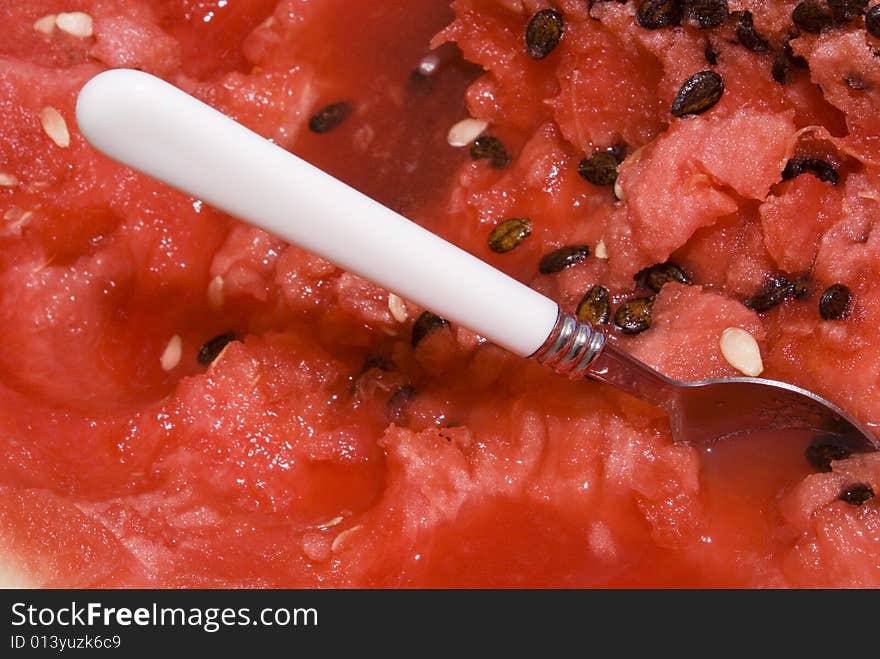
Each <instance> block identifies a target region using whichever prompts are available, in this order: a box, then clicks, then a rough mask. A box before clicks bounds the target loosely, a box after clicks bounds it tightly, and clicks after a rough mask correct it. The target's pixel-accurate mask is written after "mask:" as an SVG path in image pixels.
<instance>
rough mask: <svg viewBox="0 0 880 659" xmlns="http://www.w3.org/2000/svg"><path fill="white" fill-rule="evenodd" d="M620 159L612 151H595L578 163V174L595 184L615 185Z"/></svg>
mask: <svg viewBox="0 0 880 659" xmlns="http://www.w3.org/2000/svg"><path fill="white" fill-rule="evenodd" d="M619 164H620V161H619V160H618V159H617V156H616V155H615V154H614V153H612V152H611V151H595V152H594V153H593V154H592V155H590V156H587V157H586V158H584V159H583V160H581V161H580V162H579V163H578V174H580V175H581V177H582V178H584V179H586V180H587V181H589V182H590V183H592V184H593V185H608V186H610V185H614V182H615V181H616V180H617V166H618V165H619Z"/></svg>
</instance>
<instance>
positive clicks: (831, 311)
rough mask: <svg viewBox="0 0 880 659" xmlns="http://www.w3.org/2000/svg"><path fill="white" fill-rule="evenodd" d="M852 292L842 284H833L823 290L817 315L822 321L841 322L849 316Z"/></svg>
mask: <svg viewBox="0 0 880 659" xmlns="http://www.w3.org/2000/svg"><path fill="white" fill-rule="evenodd" d="M851 306H852V291H850V290H849V286H846V285H844V284H834V285H833V286H829V287H828V288H826V289H825V292H823V293H822V296H821V297H820V298H819V315H820V316H822V318H823V319H824V320H842V319H843V318H846V317H847V316H848V315H849V311H850V307H851Z"/></svg>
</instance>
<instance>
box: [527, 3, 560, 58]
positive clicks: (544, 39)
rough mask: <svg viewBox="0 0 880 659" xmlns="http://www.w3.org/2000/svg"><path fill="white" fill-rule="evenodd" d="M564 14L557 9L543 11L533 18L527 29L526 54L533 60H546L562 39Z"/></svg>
mask: <svg viewBox="0 0 880 659" xmlns="http://www.w3.org/2000/svg"><path fill="white" fill-rule="evenodd" d="M562 29H563V23H562V14H560V13H559V12H558V11H556V10H555V9H542V10H541V11H539V12H538V13H537V14H535V15H534V16H532V18H531V19H530V20H529V24H528V26H527V27H526V52H527V53H528V54H529V57H531V58H532V59H544V58H545V57H547V55H549V54H550V53H551V52H552V51H553V49H554V48H556V46H557V45H559V40H560V39H561V38H562Z"/></svg>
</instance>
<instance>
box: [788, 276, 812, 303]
mask: <svg viewBox="0 0 880 659" xmlns="http://www.w3.org/2000/svg"><path fill="white" fill-rule="evenodd" d="M791 296H792V297H793V298H794V299H795V300H806V299H807V298H808V297H810V281H809V278H808V277H807V276H806V275H803V276H801V277H798V278H797V279H795V280H794V281H793V282H792V283H791Z"/></svg>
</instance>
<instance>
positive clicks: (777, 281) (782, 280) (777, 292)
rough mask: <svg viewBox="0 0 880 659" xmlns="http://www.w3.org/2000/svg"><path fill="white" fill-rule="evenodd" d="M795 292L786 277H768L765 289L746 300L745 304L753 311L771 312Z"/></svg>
mask: <svg viewBox="0 0 880 659" xmlns="http://www.w3.org/2000/svg"><path fill="white" fill-rule="evenodd" d="M793 291H794V284H792V283H791V282H790V281H789V280H788V279H787V278H786V277H777V276H773V277H768V278H767V281H766V282H765V284H764V287H763V288H762V289H761V291H760V292H759V293H757V294H756V295H753V296H752V297H750V298H746V299H745V300H744V301H743V304H744V305H745V306H746V307H748V308H749V309H751V310H752V311H757V312H759V313H760V312H763V311H769V310H770V309H772V308H773V307H775V306H776V305H778V304H780V303H781V302H782V301H783V300H785V298H787V297H788V296H789V295H791V294H792V292H793Z"/></svg>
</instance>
